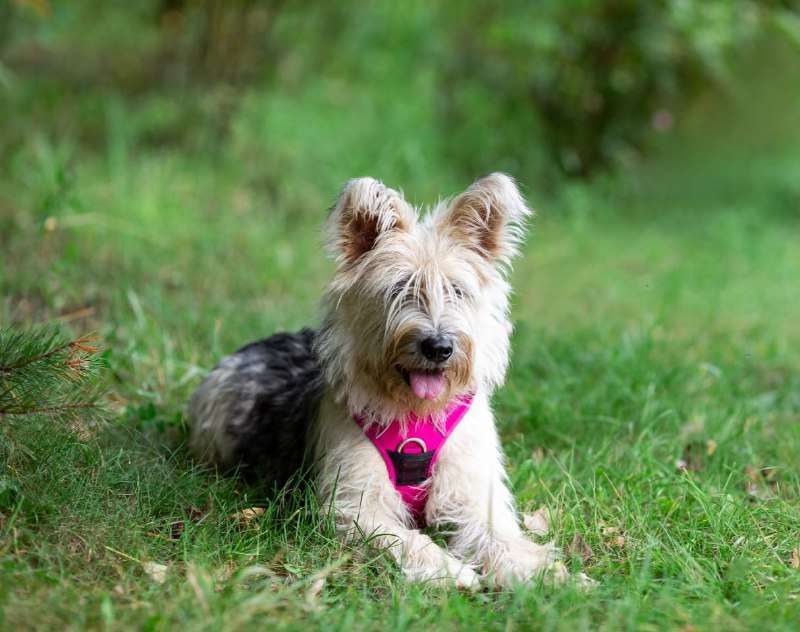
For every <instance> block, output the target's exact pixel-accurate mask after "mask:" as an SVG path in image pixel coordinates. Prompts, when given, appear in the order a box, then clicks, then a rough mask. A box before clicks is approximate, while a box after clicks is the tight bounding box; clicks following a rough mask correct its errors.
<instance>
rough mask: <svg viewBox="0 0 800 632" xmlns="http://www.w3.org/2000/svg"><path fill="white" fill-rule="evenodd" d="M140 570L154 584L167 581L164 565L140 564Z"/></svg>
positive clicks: (166, 568) (156, 563)
mask: <svg viewBox="0 0 800 632" xmlns="http://www.w3.org/2000/svg"><path fill="white" fill-rule="evenodd" d="M142 570H143V571H144V572H145V573H146V574H147V576H148V577H149V578H150V579H152V580H153V581H154V582H155V583H156V584H163V583H164V582H165V581H167V570H168V567H167V565H166V564H159V563H158V562H142Z"/></svg>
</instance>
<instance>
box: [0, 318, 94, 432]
mask: <svg viewBox="0 0 800 632" xmlns="http://www.w3.org/2000/svg"><path fill="white" fill-rule="evenodd" d="M96 342H97V338H96V337H95V336H83V337H80V338H76V339H72V340H69V339H66V338H65V337H64V336H63V335H62V334H61V333H60V332H59V331H58V330H57V329H55V328H43V329H34V330H13V329H10V328H6V329H0V418H2V417H5V416H9V417H10V416H23V415H40V414H41V415H51V416H56V417H59V416H60V417H65V418H66V417H70V416H77V415H80V416H81V417H87V416H88V417H91V416H93V415H95V416H96V415H97V413H98V412H99V411H100V407H99V404H98V401H99V395H100V392H99V388H98V382H99V380H98V374H99V366H100V365H99V357H98V355H97V352H98V348H97V346H96V344H95V343H96Z"/></svg>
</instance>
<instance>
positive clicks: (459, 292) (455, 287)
mask: <svg viewBox="0 0 800 632" xmlns="http://www.w3.org/2000/svg"><path fill="white" fill-rule="evenodd" d="M451 288H452V290H453V296H455V297H456V298H457V299H459V300H461V299H462V298H464V290H462V289H461V286H460V285H458V284H457V283H453V284H452V286H451Z"/></svg>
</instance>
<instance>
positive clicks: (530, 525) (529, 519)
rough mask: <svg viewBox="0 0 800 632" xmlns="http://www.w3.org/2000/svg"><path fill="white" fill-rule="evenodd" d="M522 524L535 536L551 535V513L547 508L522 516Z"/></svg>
mask: <svg viewBox="0 0 800 632" xmlns="http://www.w3.org/2000/svg"><path fill="white" fill-rule="evenodd" d="M522 524H524V525H525V528H526V529H527V530H528V531H530V532H531V533H532V534H533V535H547V534H548V533H550V512H549V511H548V509H547V507H540V508H539V509H537V510H536V511H534V512H533V513H532V514H522Z"/></svg>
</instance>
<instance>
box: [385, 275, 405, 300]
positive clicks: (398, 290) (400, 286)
mask: <svg viewBox="0 0 800 632" xmlns="http://www.w3.org/2000/svg"><path fill="white" fill-rule="evenodd" d="M407 285H408V279H403V280H402V281H398V282H397V283H395V284H394V285H393V286H392V289H391V292H389V296H390V297H391V298H392V299H396V298H397V297H398V296H400V295H401V294H402V293H403V292H404V291H405V289H406V286H407Z"/></svg>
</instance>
